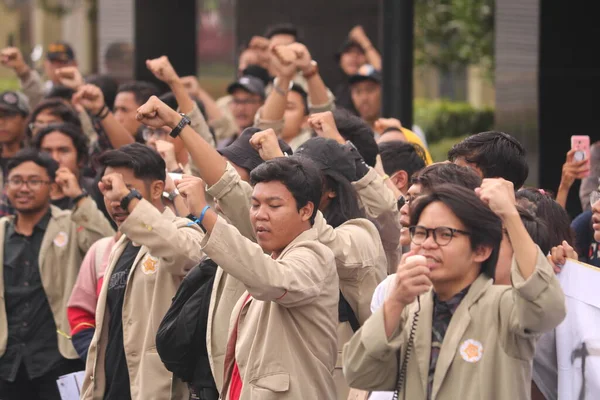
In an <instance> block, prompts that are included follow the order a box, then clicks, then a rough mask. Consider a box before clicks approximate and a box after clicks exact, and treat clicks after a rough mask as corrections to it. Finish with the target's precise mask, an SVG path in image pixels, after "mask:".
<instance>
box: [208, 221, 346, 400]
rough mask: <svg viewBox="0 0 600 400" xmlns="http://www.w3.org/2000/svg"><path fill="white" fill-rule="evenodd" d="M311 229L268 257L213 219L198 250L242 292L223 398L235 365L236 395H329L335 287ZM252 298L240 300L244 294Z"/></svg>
mask: <svg viewBox="0 0 600 400" xmlns="http://www.w3.org/2000/svg"><path fill="white" fill-rule="evenodd" d="M318 236H319V232H318V230H317V228H316V227H313V228H311V229H309V230H307V231H305V232H303V233H302V234H300V235H299V236H298V237H297V238H296V239H294V241H292V243H290V244H289V245H288V246H287V247H286V248H285V249H284V250H283V251H282V253H281V254H280V256H279V257H278V258H277V259H276V260H274V259H272V258H271V257H270V256H269V255H267V254H264V253H263V250H262V249H261V248H260V246H258V245H257V244H256V243H253V242H252V241H250V240H249V239H247V238H244V237H243V236H242V235H241V234H240V233H239V231H238V230H237V229H236V228H235V227H234V226H232V225H230V224H228V223H227V222H225V220H224V219H223V218H221V217H219V219H218V221H217V223H216V225H215V227H214V228H213V230H212V233H211V234H210V235H207V236H206V238H205V239H204V241H203V243H202V249H203V250H204V252H205V253H206V254H207V255H208V256H209V257H210V258H212V259H213V260H214V261H215V262H216V263H217V264H218V265H219V266H220V268H222V269H223V270H224V271H226V272H227V273H228V274H230V275H231V276H234V277H235V278H236V279H237V280H239V281H240V282H242V284H243V285H244V287H245V289H246V291H245V292H244V294H243V296H241V298H239V299H238V301H237V303H236V305H235V307H234V309H233V312H232V313H231V319H230V325H229V332H228V335H227V338H230V337H232V335H237V340H236V342H235V347H229V346H232V344H230V345H228V351H227V354H226V357H225V361H224V364H225V371H226V372H225V379H224V382H223V386H222V390H221V397H222V398H223V399H229V398H230V397H229V394H228V387H229V384H230V377H231V373H232V369H233V365H234V362H237V365H238V367H239V371H240V376H241V379H242V382H243V387H242V393H241V396H240V400H249V399H256V400H269V399H282V400H283V399H297V400H301V399H302V400H304V399H334V398H335V386H334V383H333V376H332V373H333V369H334V366H335V359H336V350H337V339H336V326H337V314H338V299H339V286H338V277H337V274H336V271H335V262H334V257H333V253H332V252H331V250H329V249H328V248H327V247H326V246H324V245H323V244H321V243H319V242H318V240H317V238H318ZM248 294H249V295H251V298H250V299H249V300H248V301H247V302H246V298H247V295H248Z"/></svg>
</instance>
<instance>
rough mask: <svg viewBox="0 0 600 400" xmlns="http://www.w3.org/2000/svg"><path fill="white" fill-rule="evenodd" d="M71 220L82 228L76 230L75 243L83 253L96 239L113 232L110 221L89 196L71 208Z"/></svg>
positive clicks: (110, 234)
mask: <svg viewBox="0 0 600 400" xmlns="http://www.w3.org/2000/svg"><path fill="white" fill-rule="evenodd" d="M71 221H73V222H74V223H76V224H78V225H80V226H81V227H82V228H83V229H81V230H78V232H77V243H78V245H79V249H80V250H81V251H82V252H84V253H86V252H87V251H88V250H89V249H90V247H92V245H93V244H94V243H95V242H97V241H98V240H100V239H102V238H103V237H107V236H112V235H114V234H115V231H114V230H113V228H112V226H111V224H110V222H109V221H108V220H107V219H106V217H105V216H104V214H103V213H102V211H100V210H99V209H98V207H97V206H96V202H95V201H94V200H92V198H91V197H90V196H88V197H87V198H86V199H84V200H83V201H82V203H81V204H80V206H79V207H77V208H75V209H74V210H73V212H72V214H71Z"/></svg>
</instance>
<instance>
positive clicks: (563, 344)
mask: <svg viewBox="0 0 600 400" xmlns="http://www.w3.org/2000/svg"><path fill="white" fill-rule="evenodd" d="M558 279H559V280H560V283H561V286H562V288H563V291H564V293H565V298H566V304H567V316H566V318H565V320H564V321H563V322H562V323H561V324H560V325H559V326H558V327H557V328H556V352H557V361H558V398H559V399H561V400H562V399H565V400H588V399H589V400H591V399H599V398H600V269H599V268H597V267H594V266H591V265H588V264H584V263H580V262H578V261H574V260H568V261H567V263H566V264H565V266H564V267H563V268H562V270H561V272H560V274H558Z"/></svg>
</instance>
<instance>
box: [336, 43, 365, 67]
mask: <svg viewBox="0 0 600 400" xmlns="http://www.w3.org/2000/svg"><path fill="white" fill-rule="evenodd" d="M350 49H359V50H360V51H361V52H362V53H364V52H365V51H364V50H363V48H362V46H361V45H360V44H358V42H355V41H354V40H351V39H346V40H345V41H344V43H342V45H341V46H340V48H339V49H338V51H337V52H336V53H335V61H337V62H339V61H340V58H342V54H344V53H347V52H348V51H350Z"/></svg>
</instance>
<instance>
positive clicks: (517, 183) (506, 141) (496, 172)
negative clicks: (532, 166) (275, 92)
mask: <svg viewBox="0 0 600 400" xmlns="http://www.w3.org/2000/svg"><path fill="white" fill-rule="evenodd" d="M458 158H464V159H465V161H466V162H468V163H472V164H475V165H476V166H477V168H479V169H480V170H481V172H482V173H483V176H484V178H504V179H506V180H507V181H511V182H512V183H513V185H514V187H515V190H517V189H519V188H520V187H521V186H523V184H524V183H525V181H526V180H527V175H528V174H529V166H528V165H527V158H526V152H525V148H524V147H523V146H522V145H521V143H520V142H519V141H518V140H517V139H515V138H514V137H512V136H510V135H509V134H506V133H504V132H498V131H489V132H481V133H477V134H475V135H471V136H469V137H468V138H466V139H465V140H463V141H462V142H460V143H457V144H455V145H454V146H453V147H452V148H451V149H450V151H449V152H448V159H449V160H450V161H456V160H457V159H458Z"/></svg>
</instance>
